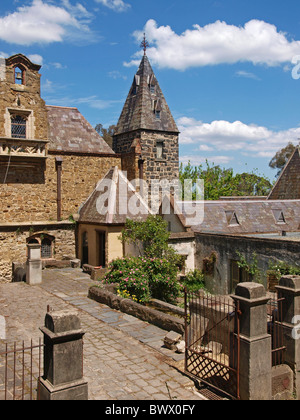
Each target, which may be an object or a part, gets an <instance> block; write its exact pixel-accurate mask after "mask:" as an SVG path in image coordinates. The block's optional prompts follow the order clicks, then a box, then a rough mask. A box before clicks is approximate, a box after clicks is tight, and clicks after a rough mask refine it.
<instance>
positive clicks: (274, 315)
mask: <svg viewBox="0 0 300 420" xmlns="http://www.w3.org/2000/svg"><path fill="white" fill-rule="evenodd" d="M284 300H285V299H284V298H280V297H278V295H277V294H274V296H273V297H272V298H271V299H270V300H269V302H268V304H267V311H268V333H269V334H270V335H271V337H272V366H278V365H281V364H283V363H284V356H285V350H286V347H285V346H284V337H283V322H282V308H283V302H284Z"/></svg>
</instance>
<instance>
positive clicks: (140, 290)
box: [103, 257, 180, 303]
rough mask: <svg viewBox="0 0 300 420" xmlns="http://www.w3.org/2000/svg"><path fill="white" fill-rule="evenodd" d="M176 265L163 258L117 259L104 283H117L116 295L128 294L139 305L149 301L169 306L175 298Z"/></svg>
mask: <svg viewBox="0 0 300 420" xmlns="http://www.w3.org/2000/svg"><path fill="white" fill-rule="evenodd" d="M177 272H178V269H177V267H176V265H174V264H172V263H170V262H169V261H168V260H167V259H164V258H146V257H137V258H134V257H130V258H123V259H121V258H119V259H116V260H115V261H113V262H112V263H111V264H110V266H109V272H108V273H107V275H106V277H105V278H104V280H103V282H104V283H118V285H119V294H120V295H121V293H122V292H126V293H128V294H129V295H130V296H131V297H133V296H134V298H135V300H137V301H138V302H141V303H146V302H149V300H150V298H155V299H160V300H164V301H166V302H173V301H175V300H176V298H177V297H178V296H179V293H180V284H179V283H178V282H177Z"/></svg>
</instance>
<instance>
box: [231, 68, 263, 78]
mask: <svg viewBox="0 0 300 420" xmlns="http://www.w3.org/2000/svg"><path fill="white" fill-rule="evenodd" d="M235 75H236V76H237V77H245V78H246V79H253V80H261V79H260V78H259V77H258V76H256V74H254V73H251V72H248V71H244V70H239V71H237V72H236V73H235Z"/></svg>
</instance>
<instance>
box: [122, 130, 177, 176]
mask: <svg viewBox="0 0 300 420" xmlns="http://www.w3.org/2000/svg"><path fill="white" fill-rule="evenodd" d="M137 139H138V140H139V141H140V145H141V148H142V157H143V159H144V160H145V163H144V179H145V180H147V181H149V180H151V179H159V180H160V179H168V180H173V179H177V178H178V177H179V146H178V134H172V133H167V132H159V131H150V130H149V131H146V130H145V131H136V132H130V133H123V134H120V135H118V136H116V137H115V138H114V151H115V152H116V153H121V154H123V153H125V154H126V153H129V152H131V147H132V144H133V142H134V141H135V140H137ZM157 142H163V143H164V149H163V157H162V159H157V156H156V152H157V149H156V144H157Z"/></svg>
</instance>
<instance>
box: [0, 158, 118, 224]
mask: <svg viewBox="0 0 300 420" xmlns="http://www.w3.org/2000/svg"><path fill="white" fill-rule="evenodd" d="M55 157H56V156H55V155H48V158H47V161H46V163H45V165H33V166H31V167H27V168H26V169H24V167H23V166H22V165H21V166H12V167H11V168H10V169H9V171H8V177H7V183H6V184H2V183H1V180H3V179H4V176H5V173H6V169H7V165H0V183H1V184H2V185H1V188H0V223H2V222H14V223H15V222H34V221H55V220H56V218H57V173H56V165H55ZM62 158H63V163H62V219H63V220H68V218H69V217H70V215H72V214H74V213H76V212H77V210H78V208H79V206H80V205H81V204H83V203H84V201H85V200H86V199H87V198H88V196H89V194H90V193H91V192H92V191H93V189H94V188H95V186H96V185H97V183H98V181H99V180H100V179H101V178H102V177H103V176H104V175H105V174H106V172H107V171H108V170H109V169H110V168H111V167H112V166H115V165H120V159H118V158H115V157H99V156H76V155H73V156H72V155H71V156H63V157H62Z"/></svg>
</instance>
